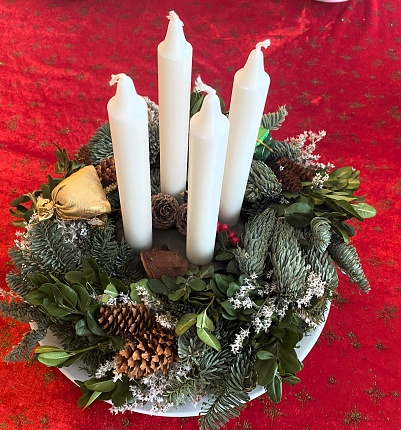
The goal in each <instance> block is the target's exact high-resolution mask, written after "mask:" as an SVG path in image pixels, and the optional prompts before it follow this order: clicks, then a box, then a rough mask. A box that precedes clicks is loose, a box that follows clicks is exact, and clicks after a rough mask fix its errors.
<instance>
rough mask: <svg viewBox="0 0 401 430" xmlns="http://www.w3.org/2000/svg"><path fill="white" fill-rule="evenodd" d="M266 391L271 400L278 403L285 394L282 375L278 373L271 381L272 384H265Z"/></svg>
mask: <svg viewBox="0 0 401 430" xmlns="http://www.w3.org/2000/svg"><path fill="white" fill-rule="evenodd" d="M265 389H266V392H267V394H268V396H269V398H270V400H271V401H272V402H274V403H278V402H280V400H281V397H282V395H283V391H282V383H281V377H280V375H279V374H278V373H276V374H275V375H274V377H273V379H272V381H271V382H270V384H268V385H266V386H265Z"/></svg>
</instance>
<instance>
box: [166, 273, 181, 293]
mask: <svg viewBox="0 0 401 430" xmlns="http://www.w3.org/2000/svg"><path fill="white" fill-rule="evenodd" d="M162 281H163V283H164V285H165V286H166V287H167V288H168V289H169V290H170V291H177V290H178V289H179V288H180V285H179V284H177V282H176V279H175V278H173V277H171V276H166V275H163V276H162Z"/></svg>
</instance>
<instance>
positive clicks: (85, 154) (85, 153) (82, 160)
mask: <svg viewBox="0 0 401 430" xmlns="http://www.w3.org/2000/svg"><path fill="white" fill-rule="evenodd" d="M74 162H75V163H77V164H85V166H89V165H91V164H92V160H91V156H90V150H89V146H88V145H82V146H81V147H80V148H79V150H78V152H77V153H76V154H75V157H74Z"/></svg>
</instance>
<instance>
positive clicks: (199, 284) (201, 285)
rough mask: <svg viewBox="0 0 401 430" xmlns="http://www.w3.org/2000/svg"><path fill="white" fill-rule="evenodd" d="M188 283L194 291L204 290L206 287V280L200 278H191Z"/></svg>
mask: <svg viewBox="0 0 401 430" xmlns="http://www.w3.org/2000/svg"><path fill="white" fill-rule="evenodd" d="M188 285H189V286H190V288H191V290H194V291H204V290H205V289H206V282H205V281H202V279H199V278H191V279H190V280H189V281H188Z"/></svg>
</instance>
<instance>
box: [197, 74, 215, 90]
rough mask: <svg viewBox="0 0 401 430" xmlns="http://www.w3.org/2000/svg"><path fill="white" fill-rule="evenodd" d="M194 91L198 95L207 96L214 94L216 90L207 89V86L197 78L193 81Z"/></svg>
mask: <svg viewBox="0 0 401 430" xmlns="http://www.w3.org/2000/svg"><path fill="white" fill-rule="evenodd" d="M195 89H196V90H197V91H198V92H200V93H201V92H205V93H208V94H216V90H215V89H214V88H212V87H209V85H206V84H204V83H203V82H202V79H201V77H200V76H198V77H197V78H196V80H195Z"/></svg>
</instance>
